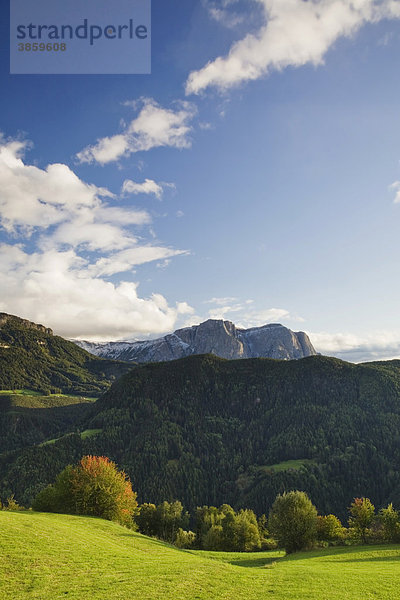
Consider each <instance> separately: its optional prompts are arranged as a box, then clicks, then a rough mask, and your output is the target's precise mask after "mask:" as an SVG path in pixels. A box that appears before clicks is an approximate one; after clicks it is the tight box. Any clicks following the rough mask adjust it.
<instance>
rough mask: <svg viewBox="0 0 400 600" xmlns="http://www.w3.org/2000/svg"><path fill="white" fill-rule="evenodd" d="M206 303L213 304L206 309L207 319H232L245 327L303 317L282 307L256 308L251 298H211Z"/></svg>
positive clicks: (295, 319)
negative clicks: (241, 299) (243, 299)
mask: <svg viewBox="0 0 400 600" xmlns="http://www.w3.org/2000/svg"><path fill="white" fill-rule="evenodd" d="M206 303H207V304H214V306H213V308H211V309H210V310H209V311H208V314H207V317H206V318H208V319H224V320H228V321H232V322H234V323H235V325H236V326H237V327H240V328H243V329H247V328H249V327H260V326H261V325H266V324H267V323H278V322H281V321H293V322H302V321H303V320H304V319H302V318H301V317H298V316H296V315H292V314H291V313H290V312H289V311H288V310H286V309H284V308H267V309H261V310H260V309H258V308H256V307H255V306H254V301H253V300H245V301H240V300H239V299H238V298H234V297H227V298H211V299H210V300H207V302H206Z"/></svg>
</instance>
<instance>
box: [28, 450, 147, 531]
mask: <svg viewBox="0 0 400 600" xmlns="http://www.w3.org/2000/svg"><path fill="white" fill-rule="evenodd" d="M33 508H34V510H39V511H46V512H60V513H69V514H76V515H90V516H95V517H102V518H103V519H108V520H109V521H117V522H118V523H121V524H123V525H126V526H128V527H133V519H132V517H133V514H134V512H135V510H136V508H137V500H136V493H135V492H134V491H133V490H132V485H131V482H130V481H129V479H128V478H127V476H126V475H125V473H124V472H123V471H119V470H118V468H117V466H116V464H115V463H114V462H112V461H111V460H110V459H109V458H107V457H106V456H84V457H83V458H82V459H81V460H80V461H79V463H78V464H77V465H75V466H72V465H69V466H68V467H66V468H65V469H64V470H63V471H62V472H61V473H60V474H59V475H58V477H57V479H56V482H55V484H54V485H51V486H48V487H47V488H45V489H44V490H42V491H41V492H40V493H39V494H38V496H37V497H36V499H35V501H34V503H33Z"/></svg>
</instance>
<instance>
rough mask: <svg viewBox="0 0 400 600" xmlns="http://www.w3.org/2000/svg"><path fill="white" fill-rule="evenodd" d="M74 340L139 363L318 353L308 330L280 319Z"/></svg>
mask: <svg viewBox="0 0 400 600" xmlns="http://www.w3.org/2000/svg"><path fill="white" fill-rule="evenodd" d="M75 343H76V344H77V345H78V346H80V347H81V348H83V349H84V350H87V351H88V352H91V353H92V354H95V355H96V356H100V357H102V358H113V359H119V360H125V361H132V362H137V363H145V362H162V361H169V360H176V359H178V358H185V357H187V356H191V355H194V354H215V355H216V356H219V357H220V358H227V359H238V358H276V359H281V360H293V359H299V358H304V357H306V356H314V355H316V354H317V353H316V351H315V349H314V347H313V345H312V343H311V341H310V339H309V337H308V335H307V334H306V333H304V332H303V331H298V332H294V331H292V330H291V329H288V328H287V327H284V326H283V325H280V324H278V323H271V324H268V325H263V326H262V327H252V328H250V329H240V328H237V327H236V326H235V325H234V324H233V323H232V322H231V321H224V320H222V319H220V320H217V319H209V320H208V321H205V322H204V323H200V325H193V326H192V327H184V328H183V329H177V330H176V331H175V332H174V333H171V334H168V335H165V336H163V337H160V338H157V339H155V340H145V341H134V342H105V343H94V342H87V341H84V340H75Z"/></svg>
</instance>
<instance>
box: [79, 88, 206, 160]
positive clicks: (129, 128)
mask: <svg viewBox="0 0 400 600" xmlns="http://www.w3.org/2000/svg"><path fill="white" fill-rule="evenodd" d="M125 104H126V105H129V106H132V107H133V108H137V102H133V103H125ZM141 104H142V108H141V110H140V112H139V114H138V115H137V117H136V118H135V119H133V120H132V121H131V122H130V123H129V124H127V125H125V127H124V131H123V133H121V134H118V135H114V136H112V137H105V138H101V139H99V140H97V142H96V144H94V145H92V146H87V147H86V148H84V149H83V150H82V151H81V152H79V153H78V154H77V158H78V160H79V161H80V162H86V163H93V162H98V163H100V164H102V165H104V164H106V163H110V162H114V161H116V160H118V159H119V158H122V157H124V156H129V155H130V154H133V153H135V152H145V151H148V150H151V149H152V148H158V147H161V146H169V147H173V148H190V146H191V139H190V132H191V130H192V127H191V126H190V121H191V120H192V119H193V118H194V116H195V114H196V109H195V107H194V105H193V104H191V103H189V102H179V103H176V109H175V110H174V109H168V108H163V107H162V106H160V105H159V104H158V103H157V102H156V101H155V100H153V99H152V98H143V99H142V100H141Z"/></svg>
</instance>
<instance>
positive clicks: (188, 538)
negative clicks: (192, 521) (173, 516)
mask: <svg viewBox="0 0 400 600" xmlns="http://www.w3.org/2000/svg"><path fill="white" fill-rule="evenodd" d="M195 542H196V534H195V533H194V532H193V531H184V530H183V529H182V527H179V529H178V531H177V532H176V536H175V542H174V544H175V546H177V547H178V548H193V546H194V544H195Z"/></svg>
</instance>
